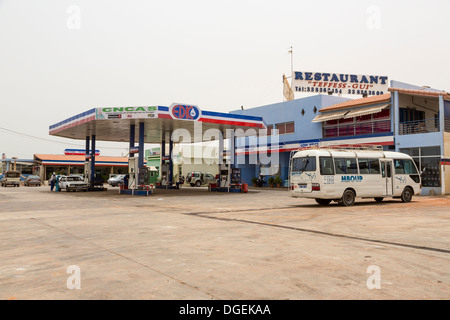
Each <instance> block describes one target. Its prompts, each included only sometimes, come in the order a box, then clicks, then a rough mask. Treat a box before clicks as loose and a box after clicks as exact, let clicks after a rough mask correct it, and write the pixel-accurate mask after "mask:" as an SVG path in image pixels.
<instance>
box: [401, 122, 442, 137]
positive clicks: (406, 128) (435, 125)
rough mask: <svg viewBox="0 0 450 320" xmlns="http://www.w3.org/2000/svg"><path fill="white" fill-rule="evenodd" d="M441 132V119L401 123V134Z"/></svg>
mask: <svg viewBox="0 0 450 320" xmlns="http://www.w3.org/2000/svg"><path fill="white" fill-rule="evenodd" d="M430 132H439V119H426V120H418V121H408V122H400V124H399V134H400V135H407V134H419V133H430Z"/></svg>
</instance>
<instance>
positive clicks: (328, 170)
mask: <svg viewBox="0 0 450 320" xmlns="http://www.w3.org/2000/svg"><path fill="white" fill-rule="evenodd" d="M319 160H320V174H321V175H323V176H332V175H334V166H333V158H331V157H319Z"/></svg>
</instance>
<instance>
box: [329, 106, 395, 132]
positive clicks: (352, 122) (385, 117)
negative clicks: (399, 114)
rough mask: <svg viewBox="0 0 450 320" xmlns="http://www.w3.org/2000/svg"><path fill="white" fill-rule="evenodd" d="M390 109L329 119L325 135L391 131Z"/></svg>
mask: <svg viewBox="0 0 450 320" xmlns="http://www.w3.org/2000/svg"><path fill="white" fill-rule="evenodd" d="M390 119H391V117H390V109H389V108H387V109H384V110H382V111H380V112H378V113H374V114H367V115H362V116H358V117H355V118H347V119H339V120H329V121H326V122H325V123H324V124H323V137H324V138H332V137H345V136H357V135H368V134H374V133H375V134H376V133H384V132H391V120H390Z"/></svg>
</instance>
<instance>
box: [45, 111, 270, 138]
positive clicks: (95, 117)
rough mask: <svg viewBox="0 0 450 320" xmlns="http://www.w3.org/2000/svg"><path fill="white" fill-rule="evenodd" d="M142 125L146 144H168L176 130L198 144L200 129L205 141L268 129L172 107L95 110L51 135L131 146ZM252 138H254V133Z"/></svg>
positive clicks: (240, 118) (251, 120) (249, 120)
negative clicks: (209, 136)
mask: <svg viewBox="0 0 450 320" xmlns="http://www.w3.org/2000/svg"><path fill="white" fill-rule="evenodd" d="M142 123H144V127H145V130H144V143H155V144H157V143H161V141H164V140H166V134H169V136H167V140H168V139H169V138H170V134H171V133H172V132H173V131H175V130H176V129H184V130H187V131H188V132H189V134H190V136H191V137H192V138H191V142H193V141H194V133H196V134H198V133H200V132H198V130H199V129H198V128H201V134H202V137H203V134H204V133H205V132H206V131H207V130H209V129H216V130H219V131H221V132H222V133H224V132H225V131H226V130H227V129H233V130H237V129H242V130H243V131H244V132H246V131H247V130H248V129H251V128H253V129H255V130H256V131H258V129H266V125H265V124H264V121H263V119H262V118H261V117H253V116H246V115H237V114H229V113H220V112H213V111H204V110H203V111H202V110H201V109H200V108H198V107H197V106H193V105H186V104H172V105H171V106H169V107H164V106H143V107H103V108H94V109H91V110H89V111H86V112H83V113H81V114H78V115H76V116H73V117H71V118H68V119H66V120H64V121H61V122H59V123H57V124H54V125H52V126H50V135H54V136H59V137H64V138H70V139H79V140H83V139H85V138H86V137H88V136H93V135H95V136H96V139H97V140H101V141H116V142H128V141H129V137H130V128H131V127H132V126H133V125H136V127H138V126H137V125H138V124H142ZM200 123H201V126H199V124H200ZM249 132H251V131H249ZM244 135H245V134H244ZM248 135H254V132H253V134H251V133H249V134H248ZM183 142H188V141H183Z"/></svg>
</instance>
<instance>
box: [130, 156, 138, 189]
mask: <svg viewBox="0 0 450 320" xmlns="http://www.w3.org/2000/svg"><path fill="white" fill-rule="evenodd" d="M138 160H139V159H138V158H134V157H132V158H128V176H129V177H128V189H137V186H138V178H139V162H138Z"/></svg>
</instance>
